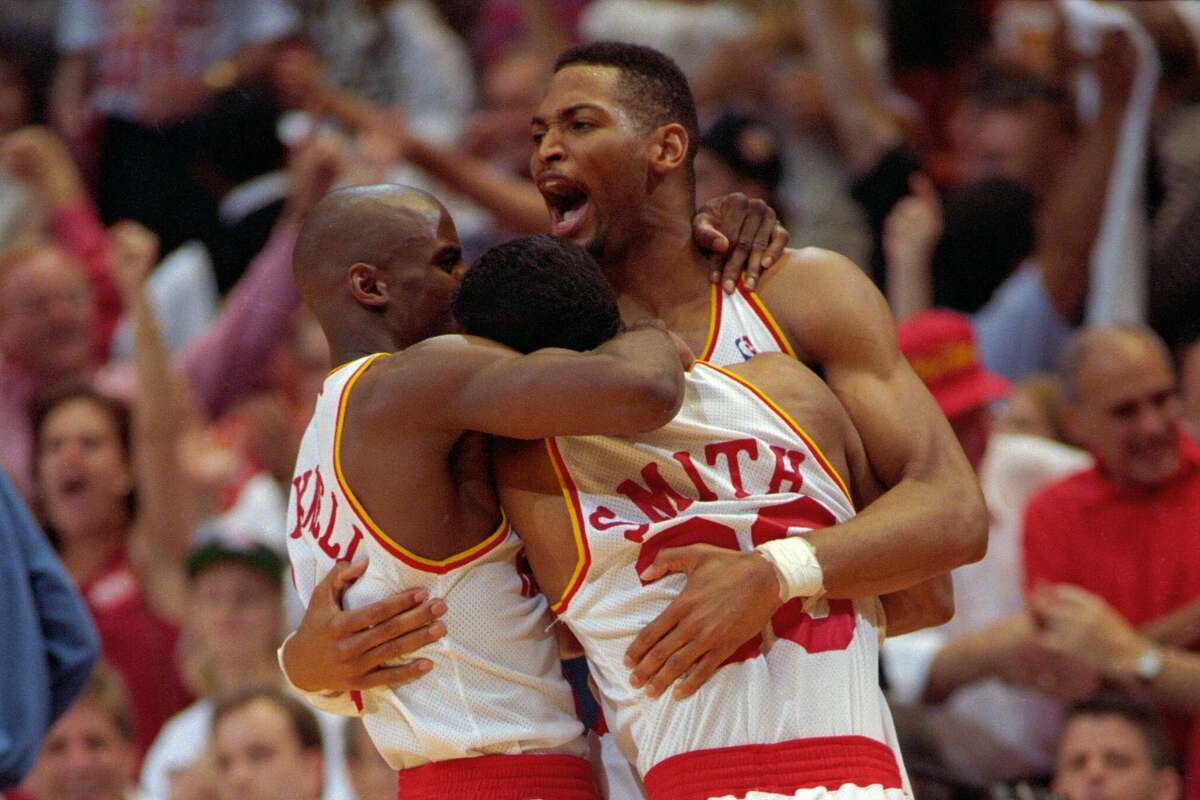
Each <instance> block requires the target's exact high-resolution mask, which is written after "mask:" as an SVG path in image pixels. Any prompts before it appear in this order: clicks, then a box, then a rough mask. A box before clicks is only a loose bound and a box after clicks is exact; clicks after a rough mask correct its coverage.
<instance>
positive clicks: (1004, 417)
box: [996, 373, 1071, 444]
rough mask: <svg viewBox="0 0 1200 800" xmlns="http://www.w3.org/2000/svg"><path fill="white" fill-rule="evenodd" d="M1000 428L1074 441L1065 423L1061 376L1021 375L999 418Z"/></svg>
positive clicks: (1064, 442) (1058, 440)
mask: <svg viewBox="0 0 1200 800" xmlns="http://www.w3.org/2000/svg"><path fill="white" fill-rule="evenodd" d="M996 430H997V431H1003V432H1005V433H1024V434H1028V435H1030V436H1040V437H1042V438H1043V439H1050V440H1051V441H1055V442H1062V443H1063V444H1070V443H1071V442H1070V440H1069V439H1068V438H1067V432H1066V431H1065V430H1063V426H1062V388H1061V387H1060V386H1059V384H1058V379H1057V378H1055V377H1054V376H1053V375H1048V374H1045V373H1034V374H1033V375H1029V376H1026V377H1025V378H1023V379H1021V380H1020V381H1019V382H1018V383H1017V384H1016V385H1014V386H1013V391H1012V394H1010V395H1009V397H1008V402H1006V403H1005V404H1004V408H1003V410H1002V411H1001V413H1000V415H999V417H997V419H996Z"/></svg>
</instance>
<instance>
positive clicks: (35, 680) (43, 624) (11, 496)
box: [0, 470, 100, 792]
mask: <svg viewBox="0 0 1200 800" xmlns="http://www.w3.org/2000/svg"><path fill="white" fill-rule="evenodd" d="M0 571H2V574H0V619H3V620H4V627H3V638H2V639H0V670H2V671H3V673H4V674H5V675H7V676H9V681H10V688H9V689H8V690H6V691H4V692H0V721H2V724H3V728H2V729H0V792H2V791H3V790H4V789H7V788H9V787H12V786H15V785H17V784H18V783H20V782H21V779H22V778H24V776H25V774H26V773H27V772H28V771H29V769H30V767H32V766H33V763H34V759H35V758H36V757H37V753H38V750H39V749H40V747H41V743H42V738H43V737H44V736H45V735H46V731H47V730H48V729H49V728H50V726H51V725H52V724H53V723H54V721H55V720H56V719H57V718H58V717H59V716H60V715H61V714H62V713H63V712H64V711H65V710H66V709H67V708H68V707H69V706H70V705H71V704H72V703H73V702H74V700H75V698H76V696H77V695H78V694H79V692H80V690H81V689H82V687H83V685H84V683H85V682H86V681H87V678H88V675H89V674H90V673H91V671H92V665H93V664H94V663H95V661H96V657H97V655H98V654H99V651H100V642H99V640H98V639H97V636H96V629H95V626H93V625H92V621H91V619H89V618H88V615H87V609H86V608H85V607H84V604H83V601H82V599H81V598H80V597H79V593H78V591H76V590H75V587H74V586H72V585H71V581H70V579H69V578H68V577H67V574H66V572H65V571H64V570H63V568H62V564H60V563H59V561H58V558H57V557H56V556H55V555H54V551H53V549H52V548H51V547H50V543H49V542H48V541H46V538H45V535H44V534H43V533H42V531H41V530H40V529H39V528H38V527H37V524H36V523H35V522H34V521H33V518H32V517H31V516H30V514H29V512H28V510H26V508H25V505H24V503H22V502H21V498H20V496H19V495H18V494H17V492H16V490H15V489H14V488H13V487H12V485H11V484H10V483H9V482H8V480H7V478H6V477H5V474H4V471H3V470H0Z"/></svg>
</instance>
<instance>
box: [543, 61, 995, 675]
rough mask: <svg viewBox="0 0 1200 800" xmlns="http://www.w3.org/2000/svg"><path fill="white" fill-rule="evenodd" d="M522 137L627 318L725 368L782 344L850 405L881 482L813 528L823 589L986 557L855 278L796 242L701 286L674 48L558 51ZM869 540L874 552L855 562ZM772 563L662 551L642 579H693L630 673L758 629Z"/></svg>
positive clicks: (938, 432) (688, 116)
mask: <svg viewBox="0 0 1200 800" xmlns="http://www.w3.org/2000/svg"><path fill="white" fill-rule="evenodd" d="M531 133H532V138H533V142H534V145H535V147H536V149H535V152H534V154H533V156H532V160H531V164H530V170H531V173H532V175H533V178H534V179H535V180H536V182H537V185H538V188H539V190H540V191H541V193H542V196H543V198H544V199H545V201H546V205H547V207H548V208H549V211H550V215H551V220H552V230H553V233H555V234H556V235H559V236H563V237H567V238H570V239H572V240H573V241H575V242H577V243H579V244H581V245H583V246H584V247H586V248H587V250H588V251H589V252H590V253H592V255H594V256H595V257H596V259H597V260H598V261H599V263H600V265H601V267H602V268H603V269H604V271H605V274H606V275H607V276H608V278H609V280H610V281H611V282H612V283H613V285H614V286H615V287H616V289H617V292H618V295H619V301H620V307H621V310H622V314H623V315H624V316H625V318H626V319H635V318H640V317H643V316H653V317H656V318H659V319H662V320H663V321H664V322H665V323H666V325H667V326H668V327H669V328H670V329H671V330H672V331H674V332H675V333H676V334H678V335H679V336H681V337H682V338H683V340H684V341H685V342H686V343H687V344H688V345H689V346H690V347H691V349H692V350H693V351H695V352H696V353H698V354H700V356H701V358H703V359H706V360H709V361H712V362H714V363H716V364H719V365H728V364H737V363H741V362H743V361H747V360H749V359H750V358H751V357H753V356H754V355H755V354H757V353H769V352H781V353H786V354H787V355H790V356H793V357H795V358H797V359H799V360H800V361H802V362H804V363H805V364H808V365H810V366H811V367H812V368H813V369H814V370H816V371H818V372H819V374H820V375H821V376H822V377H823V378H824V380H825V382H826V383H827V384H828V386H829V388H830V389H831V390H832V391H833V393H834V395H835V396H836V397H837V399H838V400H839V402H840V403H841V404H842V406H843V407H844V408H845V410H846V412H847V413H848V414H849V416H850V419H851V420H852V421H853V423H854V427H855V428H856V429H857V431H858V433H859V434H860V435H861V437H862V441H863V445H864V447H865V450H866V454H867V458H868V460H869V462H870V465H871V469H872V471H873V472H874V474H875V475H876V476H878V478H879V479H880V480H881V482H882V483H883V485H884V486H885V487H886V489H887V491H885V492H884V493H883V494H882V495H881V496H880V497H879V498H878V499H877V500H876V501H875V502H873V503H871V504H870V505H869V506H867V507H865V508H863V509H861V510H860V513H858V515H857V516H855V517H854V518H853V519H852V520H849V521H847V522H845V523H843V524H840V525H837V526H834V527H831V528H827V529H825V530H821V531H817V532H815V533H814V534H812V535H811V536H809V537H807V542H808V543H809V544H810V545H811V546H812V548H813V550H814V553H813V557H814V559H815V561H816V562H817V563H818V564H819V565H820V566H821V568H822V570H823V574H824V588H825V590H826V591H828V592H830V593H831V594H832V593H834V592H835V591H836V592H837V593H838V594H839V595H841V596H852V597H857V596H872V595H884V594H888V593H891V592H895V591H898V590H902V589H905V588H907V587H911V586H913V585H916V584H918V583H920V582H921V581H923V580H926V579H928V578H930V577H931V576H934V575H937V574H940V573H944V572H946V571H948V570H950V569H952V568H953V567H956V566H958V565H961V564H965V563H968V562H971V561H975V560H978V559H979V558H980V557H982V555H983V553H984V550H985V548H986V542H987V538H986V537H987V517H986V512H985V509H984V506H983V499H982V497H981V495H980V492H979V488H978V484H977V482H976V480H975V478H974V475H973V474H972V471H971V468H970V464H969V463H968V462H967V459H966V458H965V456H964V455H963V453H962V450H961V448H960V447H959V445H958V443H957V441H956V440H955V438H954V434H953V432H952V431H951V429H950V427H949V425H948V424H947V423H946V420H945V418H944V417H943V416H942V414H941V412H940V411H939V410H938V408H937V406H936V404H935V403H934V402H933V399H932V398H931V397H930V396H929V393H928V391H927V390H926V389H925V387H924V386H923V385H922V384H921V381H920V380H919V379H918V378H917V376H916V375H915V374H913V372H912V370H911V368H910V367H909V366H908V364H907V362H906V361H905V359H904V358H903V356H902V355H901V354H900V351H899V348H898V347H897V344H896V338H895V333H894V326H893V322H892V319H891V316H890V314H889V313H888V310H887V306H886V303H885V302H884V300H883V298H882V297H881V296H880V295H879V292H878V291H877V290H876V289H875V287H874V286H873V285H872V284H871V282H870V281H869V280H868V279H867V278H866V276H865V275H864V274H863V272H862V271H861V270H860V269H859V268H858V267H857V266H855V265H854V264H853V263H851V262H850V261H848V260H847V259H845V258H844V257H842V256H839V255H837V254H835V253H831V252H828V251H824V250H817V249H815V248H806V249H804V250H798V251H797V250H788V251H786V253H785V254H784V255H783V257H782V258H780V259H778V260H777V261H776V262H774V263H773V264H771V268H770V271H769V272H767V273H765V275H764V276H763V277H762V279H761V281H756V280H755V279H754V277H753V276H751V277H749V278H747V279H746V280H745V281H744V282H733V281H730V282H727V283H726V285H725V290H726V291H724V292H721V291H719V290H718V289H717V288H716V287H713V286H711V285H710V283H709V281H708V275H709V271H708V267H707V264H706V262H705V260H704V258H703V256H702V254H701V253H700V251H698V250H697V249H696V248H695V246H694V245H693V243H692V241H691V238H690V235H689V227H688V219H689V218H690V215H691V209H692V208H693V207H694V202H695V199H694V178H693V168H692V163H693V158H694V154H695V146H696V141H697V123H696V113H695V107H694V104H693V101H692V97H691V92H690V90H689V88H688V85H687V82H686V80H685V79H684V77H683V75H682V73H680V72H679V70H678V68H677V67H676V66H675V65H674V64H673V63H672V62H671V61H670V59H668V58H667V57H666V56H663V55H662V54H661V53H658V52H656V51H654V50H650V49H648V48H644V47H639V46H636V45H629V44H620V43H611V42H608V43H606V42H600V43H593V44H586V45H580V46H578V47H575V48H572V49H571V50H568V51H567V52H565V53H563V54H562V56H560V58H559V59H558V63H557V65H556V67H555V70H554V74H553V76H552V78H551V80H550V83H549V86H548V89H547V91H546V95H545V97H544V99H543V101H542V103H541V105H540V107H539V108H538V110H537V112H536V114H535V115H534V117H533V120H532V125H531ZM747 237H750V240H751V241H752V242H753V244H754V247H755V248H756V249H760V248H761V247H762V246H763V245H764V244H765V239H764V237H761V236H760V237H757V238H754V235H753V234H752V233H750V232H743V233H742V234H741V235H740V236H739V237H737V238H739V239H747ZM864 542H869V543H870V546H871V547H877V548H878V550H877V551H876V552H877V554H878V557H877V558H873V559H870V560H867V561H860V560H858V559H856V558H855V557H854V555H853V554H854V553H855V552H856V551H857V550H858V548H859V547H860V546H861V545H862V544H863V543H864ZM797 546H799V545H797ZM768 567H769V565H766V564H764V563H763V559H759V558H750V557H747V554H742V553H736V552H733V551H724V550H711V551H702V552H696V551H690V552H689V553H688V554H687V555H685V554H683V553H681V552H678V551H672V550H667V551H664V552H662V553H660V554H659V557H658V560H657V561H656V562H655V566H654V568H653V571H652V574H655V575H661V574H663V572H664V571H665V570H668V569H674V570H685V571H687V573H688V575H689V577H690V578H691V581H690V583H689V586H688V588H687V590H685V591H684V592H683V593H681V594H680V595H679V597H678V599H677V600H676V602H674V603H672V605H671V606H669V607H668V608H667V609H666V610H665V611H664V612H663V615H662V616H661V617H660V618H659V619H657V620H656V621H655V622H653V623H651V624H650V625H649V626H647V628H646V629H645V631H644V632H643V634H642V635H640V636H639V637H637V638H636V639H635V640H634V641H633V643H632V645H631V647H630V658H631V663H632V665H633V667H634V669H633V672H632V681H633V683H634V685H636V686H645V687H647V690H648V691H650V692H652V693H655V694H657V693H661V692H662V691H664V690H665V689H666V688H667V687H669V686H670V685H671V684H672V683H673V682H674V681H675V680H676V679H678V678H679V677H680V676H683V675H685V674H687V675H688V676H689V678H691V677H693V676H695V677H697V678H698V679H702V678H703V677H704V676H705V674H706V670H707V668H709V667H711V665H712V664H713V663H720V661H722V660H723V659H724V658H727V657H728V656H729V655H730V654H731V652H732V649H733V648H732V647H731V646H730V645H729V644H728V637H727V635H726V632H727V631H728V630H729V629H730V628H731V627H735V626H739V625H742V624H752V625H754V626H757V627H762V626H763V625H765V624H766V622H767V621H768V618H769V613H770V612H769V609H766V608H763V607H761V606H754V605H753V603H752V602H751V601H750V600H749V599H748V598H746V597H745V596H744V595H743V594H742V593H740V592H738V591H736V589H737V587H739V586H744V585H755V584H757V583H758V582H760V581H761V580H762V579H763V578H764V577H765V575H766V573H765V572H764V570H766V569H768ZM685 645H686V646H685ZM701 662H703V664H701ZM689 670H690V672H689ZM696 685H698V682H697V681H691V680H689V681H688V684H687V689H688V690H691V689H694V688H695V686H696Z"/></svg>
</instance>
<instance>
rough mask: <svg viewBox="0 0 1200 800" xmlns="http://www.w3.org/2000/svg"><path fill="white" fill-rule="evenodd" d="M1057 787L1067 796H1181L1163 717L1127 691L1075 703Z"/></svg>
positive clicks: (1148, 799) (1135, 799)
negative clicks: (1133, 697) (1121, 693)
mask: <svg viewBox="0 0 1200 800" xmlns="http://www.w3.org/2000/svg"><path fill="white" fill-rule="evenodd" d="M1054 791H1055V792H1056V794H1057V795H1058V796H1060V797H1062V798H1063V800H1118V798H1119V799H1120V800H1178V798H1179V797H1180V796H1181V795H1180V784H1179V772H1178V771H1177V770H1176V768H1175V764H1174V756H1173V754H1172V752H1171V743H1170V740H1169V739H1168V738H1167V733H1166V730H1165V729H1164V727H1163V722H1162V719H1161V718H1160V717H1159V715H1158V714H1157V713H1156V712H1155V711H1154V709H1153V708H1152V707H1150V706H1147V705H1145V704H1144V703H1140V702H1138V701H1136V700H1134V699H1132V698H1129V697H1126V696H1123V695H1116V694H1102V695H1097V696H1095V697H1093V698H1090V699H1088V700H1084V701H1081V702H1079V703H1076V704H1075V705H1073V706H1071V708H1070V709H1069V710H1068V711H1067V716H1066V726H1065V728H1064V729H1063V735H1062V739H1061V740H1060V741H1059V745H1058V765H1057V768H1056V770H1055V774H1054Z"/></svg>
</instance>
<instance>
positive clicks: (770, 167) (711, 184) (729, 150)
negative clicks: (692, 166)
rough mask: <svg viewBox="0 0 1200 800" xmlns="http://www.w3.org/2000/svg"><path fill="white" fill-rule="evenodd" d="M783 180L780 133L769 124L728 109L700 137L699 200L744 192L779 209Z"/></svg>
mask: <svg viewBox="0 0 1200 800" xmlns="http://www.w3.org/2000/svg"><path fill="white" fill-rule="evenodd" d="M782 180H783V159H782V156H781V147H780V141H779V136H778V135H777V134H776V133H775V131H774V130H772V129H771V127H770V126H769V125H767V124H766V123H765V122H762V121H760V120H757V119H754V118H753V117H748V116H746V115H743V114H737V113H726V114H723V115H722V116H721V117H720V118H718V119H717V120H716V121H715V122H714V123H713V124H712V125H710V126H709V128H708V130H706V131H705V132H704V135H703V136H701V137H700V147H699V149H698V150H697V151H696V201H697V202H699V203H703V202H704V201H706V200H711V199H712V198H715V197H719V196H721V195H723V194H731V193H733V192H741V193H742V194H745V195H747V196H749V197H757V198H759V199H760V200H765V201H766V202H767V203H768V204H769V205H770V206H771V207H772V208H775V209H776V210H777V211H778V209H779V203H778V202H777V201H776V199H775V192H776V190H777V189H778V188H779V183H780V181H782Z"/></svg>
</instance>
